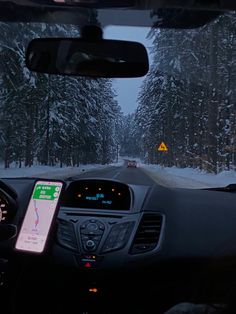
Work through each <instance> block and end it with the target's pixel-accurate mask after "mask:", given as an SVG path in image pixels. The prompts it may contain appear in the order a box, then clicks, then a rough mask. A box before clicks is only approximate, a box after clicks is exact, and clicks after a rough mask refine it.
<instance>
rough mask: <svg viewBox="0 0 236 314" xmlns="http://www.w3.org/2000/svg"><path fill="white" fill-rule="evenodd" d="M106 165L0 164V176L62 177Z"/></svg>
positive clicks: (117, 164)
mask: <svg viewBox="0 0 236 314" xmlns="http://www.w3.org/2000/svg"><path fill="white" fill-rule="evenodd" d="M114 165H116V166H120V165H121V163H116V164H111V165H109V166H114ZM107 167H108V165H96V164H95V165H80V166H79V167H63V168H60V167H59V166H54V167H50V166H32V167H30V168H29V167H22V168H17V167H13V166H12V167H11V168H8V169H4V167H3V165H0V178H11V177H39V178H53V179H64V178H68V177H71V176H76V175H79V174H81V173H84V172H85V171H86V172H87V171H90V170H95V169H96V170H97V169H103V168H107Z"/></svg>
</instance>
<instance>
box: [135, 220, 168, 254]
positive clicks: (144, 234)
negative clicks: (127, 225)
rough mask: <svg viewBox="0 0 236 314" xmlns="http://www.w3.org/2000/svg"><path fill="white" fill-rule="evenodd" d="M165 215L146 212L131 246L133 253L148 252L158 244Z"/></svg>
mask: <svg viewBox="0 0 236 314" xmlns="http://www.w3.org/2000/svg"><path fill="white" fill-rule="evenodd" d="M162 222H163V217H162V215H160V214H144V215H143V217H142V219H141V222H140V225H139V227H138V230H137V233H136V235H135V238H134V242H133V245H132V247H131V251H130V253H131V254H139V253H143V252H148V251H151V250H153V249H155V247H156V246H157V245H158V242H159V238H160V233H161V228H162Z"/></svg>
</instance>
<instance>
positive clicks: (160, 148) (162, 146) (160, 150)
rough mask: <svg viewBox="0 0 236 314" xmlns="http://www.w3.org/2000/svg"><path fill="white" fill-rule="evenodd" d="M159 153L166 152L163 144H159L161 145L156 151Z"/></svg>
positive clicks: (166, 149)
mask: <svg viewBox="0 0 236 314" xmlns="http://www.w3.org/2000/svg"><path fill="white" fill-rule="evenodd" d="M157 150H158V151H159V152H167V151H168V148H167V146H166V144H165V143H164V142H161V144H160V145H159V147H158V149H157Z"/></svg>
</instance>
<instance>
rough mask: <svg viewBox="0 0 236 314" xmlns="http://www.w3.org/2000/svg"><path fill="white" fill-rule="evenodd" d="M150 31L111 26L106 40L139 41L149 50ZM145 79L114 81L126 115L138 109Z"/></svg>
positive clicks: (140, 28) (105, 35)
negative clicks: (139, 94) (141, 88)
mask: <svg viewBox="0 0 236 314" xmlns="http://www.w3.org/2000/svg"><path fill="white" fill-rule="evenodd" d="M149 30H150V28H147V27H131V26H128V27H127V26H126V27H124V26H109V27H107V28H106V29H105V32H104V38H106V39H122V40H131V41H138V42H140V43H142V44H144V45H145V46H146V48H148V47H150V46H151V41H150V40H147V38H146V36H147V34H148V32H149ZM149 61H150V60H149ZM144 78H145V77H140V78H127V79H125V78H123V79H115V80H114V84H113V86H114V88H115V91H116V92H117V95H118V96H117V98H116V99H117V100H118V103H119V105H120V106H121V108H122V111H123V112H124V114H128V113H132V112H134V111H135V109H136V108H137V98H138V93H139V88H140V86H141V84H142V81H143V79H144Z"/></svg>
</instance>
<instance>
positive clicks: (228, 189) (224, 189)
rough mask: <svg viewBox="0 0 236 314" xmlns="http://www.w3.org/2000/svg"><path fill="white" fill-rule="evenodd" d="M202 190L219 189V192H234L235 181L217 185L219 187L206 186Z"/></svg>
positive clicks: (235, 190)
mask: <svg viewBox="0 0 236 314" xmlns="http://www.w3.org/2000/svg"><path fill="white" fill-rule="evenodd" d="M203 190H209V191H219V192H231V193H233V192H236V183H232V184H229V185H227V186H223V187H219V188H206V189H203Z"/></svg>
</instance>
